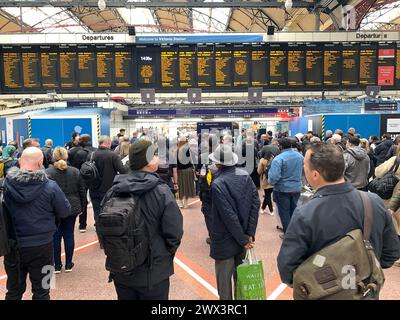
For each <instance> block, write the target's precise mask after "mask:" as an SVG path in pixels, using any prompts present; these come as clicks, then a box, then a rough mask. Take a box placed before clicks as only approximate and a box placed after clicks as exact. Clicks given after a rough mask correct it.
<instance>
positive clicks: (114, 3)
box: [0, 0, 315, 8]
mask: <svg viewBox="0 0 400 320" xmlns="http://www.w3.org/2000/svg"><path fill="white" fill-rule="evenodd" d="M97 3H98V0H70V1H65V0H61V1H58V0H48V1H45V0H31V1H29V0H20V1H19V0H8V1H7V0H3V1H0V7H14V6H17V7H20V6H21V7H45V6H53V7H64V8H72V7H77V6H84V7H97ZM106 4H107V7H109V8H130V7H134V8H284V7H285V3H284V2H279V1H266V0H262V1H241V0H226V1H224V2H204V1H202V0H199V1H197V0H188V1H187V2H185V1H176V2H175V1H168V0H167V1H162V0H156V1H148V2H147V1H146V2H133V1H129V0H107V1H106ZM314 5H315V2H307V1H304V0H299V1H296V0H295V1H293V8H310V7H313V6H314Z"/></svg>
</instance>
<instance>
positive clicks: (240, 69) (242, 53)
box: [233, 46, 250, 87]
mask: <svg viewBox="0 0 400 320" xmlns="http://www.w3.org/2000/svg"><path fill="white" fill-rule="evenodd" d="M249 58H250V51H249V50H248V48H246V47H244V46H242V47H235V48H234V51H233V86H234V87H248V86H249V83H250V70H249V69H250V68H249V66H250V64H249Z"/></svg>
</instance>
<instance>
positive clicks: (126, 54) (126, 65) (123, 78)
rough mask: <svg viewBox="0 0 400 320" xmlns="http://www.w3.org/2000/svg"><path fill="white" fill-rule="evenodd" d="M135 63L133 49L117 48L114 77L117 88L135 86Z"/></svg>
mask: <svg viewBox="0 0 400 320" xmlns="http://www.w3.org/2000/svg"><path fill="white" fill-rule="evenodd" d="M133 63H134V61H133V59H132V51H127V49H125V48H124V47H117V48H115V52H114V77H115V86H116V87H117V88H130V87H133Z"/></svg>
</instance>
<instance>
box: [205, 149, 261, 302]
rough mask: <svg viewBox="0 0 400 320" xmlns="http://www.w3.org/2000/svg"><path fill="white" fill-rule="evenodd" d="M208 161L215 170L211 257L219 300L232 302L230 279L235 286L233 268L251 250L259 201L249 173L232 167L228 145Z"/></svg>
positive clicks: (212, 189) (232, 156) (235, 161)
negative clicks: (213, 262)
mask: <svg viewBox="0 0 400 320" xmlns="http://www.w3.org/2000/svg"><path fill="white" fill-rule="evenodd" d="M210 160H211V161H213V162H214V163H215V164H216V166H217V168H218V173H217V177H216V178H215V180H214V182H213V183H212V186H211V200H212V227H211V231H210V236H211V244H210V256H211V258H213V259H214V260H215V273H216V278H217V286H218V294H219V297H220V299H221V300H232V299H233V297H232V281H231V280H232V277H233V279H234V281H235V287H236V279H237V277H236V268H237V266H238V265H239V264H241V263H242V260H243V259H244V257H245V252H246V250H247V249H251V248H252V247H253V243H254V240H255V234H256V229H257V222H258V214H259V208H260V199H259V196H258V191H257V189H256V187H255V185H254V183H253V182H252V179H251V178H250V176H249V175H248V173H247V172H246V171H244V170H242V169H239V168H236V167H235V165H236V163H237V162H238V156H237V155H236V154H234V153H233V152H232V148H231V147H230V146H229V145H225V144H223V145H220V146H219V147H218V148H217V149H216V150H215V152H214V153H213V154H211V155H210ZM235 291H236V290H235Z"/></svg>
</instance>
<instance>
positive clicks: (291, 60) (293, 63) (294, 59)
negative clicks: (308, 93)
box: [288, 46, 306, 87]
mask: <svg viewBox="0 0 400 320" xmlns="http://www.w3.org/2000/svg"><path fill="white" fill-rule="evenodd" d="M305 59H306V55H305V51H304V50H303V49H302V48H301V47H300V46H289V48H288V85H289V86H293V87H298V86H303V87H304V85H305V72H304V70H305Z"/></svg>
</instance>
